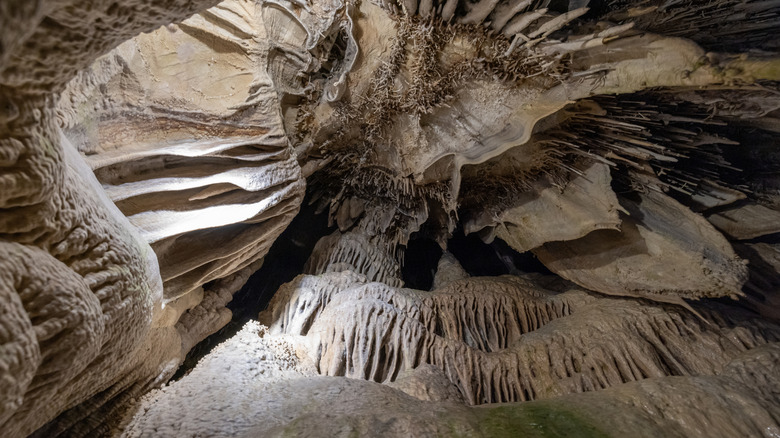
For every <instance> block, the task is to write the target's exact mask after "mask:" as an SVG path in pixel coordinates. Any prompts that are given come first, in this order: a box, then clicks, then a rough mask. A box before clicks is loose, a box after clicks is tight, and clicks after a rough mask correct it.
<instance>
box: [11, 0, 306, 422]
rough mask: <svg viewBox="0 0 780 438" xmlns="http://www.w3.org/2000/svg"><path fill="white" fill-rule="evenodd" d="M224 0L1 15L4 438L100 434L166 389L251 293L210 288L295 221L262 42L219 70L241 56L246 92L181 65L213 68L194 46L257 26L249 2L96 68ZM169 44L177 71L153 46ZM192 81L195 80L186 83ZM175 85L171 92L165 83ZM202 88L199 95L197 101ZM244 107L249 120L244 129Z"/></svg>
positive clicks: (294, 197)
mask: <svg viewBox="0 0 780 438" xmlns="http://www.w3.org/2000/svg"><path fill="white" fill-rule="evenodd" d="M214 3H215V2H213V1H211V2H209V1H198V2H176V1H168V2H154V4H152V3H148V2H143V1H138V2H130V3H123V4H119V3H113V2H97V3H96V2H81V3H79V2H5V3H4V4H3V6H2V8H0V9H1V10H2V12H3V13H2V18H1V19H2V21H0V28H1V29H2V32H0V33H2V38H3V39H2V44H0V60H2V63H0V108H2V114H1V116H0V156H1V157H2V159H0V166H2V169H3V170H2V175H0V193H1V194H0V209H2V214H1V215H0V218H1V219H0V247H2V251H1V252H0V254H1V255H2V257H0V265H2V269H0V270H1V271H2V272H3V274H2V275H3V278H2V281H1V282H0V289H2V291H3V298H2V301H1V302H0V304H2V306H1V308H2V315H3V317H2V321H3V323H2V324H3V327H4V329H3V335H2V339H0V349H1V350H2V355H0V363H2V364H3V365H2V366H1V367H0V369H2V370H3V371H2V391H0V392H1V393H2V394H3V395H2V401H1V402H0V429H2V430H3V434H4V436H10V437H16V436H26V435H28V434H29V433H31V432H33V431H35V430H36V429H37V428H39V427H41V426H43V425H44V424H45V423H46V422H47V421H49V420H51V419H53V418H54V417H55V416H57V415H58V414H60V413H61V412H63V411H64V410H66V409H69V408H71V409H70V410H69V411H67V412H66V413H65V414H63V415H62V416H61V417H60V418H59V419H58V420H57V421H56V422H53V423H51V424H49V425H48V426H47V427H46V428H45V429H42V430H41V431H39V434H41V435H42V436H53V435H56V434H58V433H60V432H63V431H66V430H69V433H71V434H74V435H91V434H94V433H106V432H107V431H108V428H107V425H108V424H110V423H111V421H103V420H97V421H96V420H92V421H88V422H84V423H79V424H76V423H77V422H78V421H80V420H82V419H83V418H85V417H87V416H89V415H96V416H99V417H110V415H111V414H112V413H113V412H114V411H113V410H114V408H116V407H121V406H122V405H124V404H127V402H128V401H129V400H131V399H132V398H133V397H134V396H136V395H138V394H140V393H143V392H144V391H146V390H148V388H150V387H153V386H155V385H159V384H160V383H162V382H164V381H165V380H167V379H168V378H170V376H171V375H172V374H173V372H174V371H175V369H176V367H177V365H178V363H179V362H180V361H181V360H182V359H183V355H184V354H186V351H187V350H188V349H189V348H190V347H191V346H192V345H194V344H195V343H196V342H198V341H199V340H200V339H202V338H203V337H205V336H206V335H208V334H209V333H211V332H213V331H214V330H216V329H218V328H219V327H220V326H221V325H224V324H225V323H226V322H227V320H229V311H228V314H227V315H225V314H224V312H225V311H226V309H224V305H225V303H226V301H229V297H230V293H232V292H233V291H235V290H237V288H238V287H240V283H239V284H238V285H236V284H233V285H232V286H231V287H232V290H225V285H214V286H213V287H211V292H208V293H207V295H206V298H205V299H204V298H203V296H204V294H203V290H202V288H201V286H202V285H203V284H205V283H207V282H209V281H211V280H214V279H219V278H229V279H232V281H233V282H235V279H236V276H237V278H243V279H244V280H245V279H246V278H247V276H248V273H251V271H250V272H248V273H247V272H244V271H242V270H244V269H245V268H248V269H251V270H254V269H256V267H257V262H258V260H259V259H261V258H262V256H263V255H264V253H265V252H267V250H268V248H269V247H270V244H271V243H272V241H273V239H274V238H275V237H276V236H277V235H278V234H279V233H280V232H281V231H282V229H283V228H284V227H285V226H286V224H287V223H288V222H289V220H291V218H292V216H293V215H294V214H295V212H296V211H297V208H298V205H299V203H300V199H301V197H302V191H303V184H302V182H301V180H300V177H299V176H300V170H299V168H298V164H297V163H296V162H295V160H294V157H293V156H292V154H291V149H289V146H288V143H287V140H286V137H285V136H284V132H283V131H282V129H281V119H280V114H279V111H278V109H277V108H278V104H277V100H276V93H275V91H274V88H273V84H272V83H271V82H270V79H268V76H267V75H265V74H264V69H263V68H262V66H263V65H264V64H263V61H258V59H259V58H262V54H263V51H262V50H259V49H257V46H256V45H253V46H252V47H249V46H248V45H246V44H244V45H243V46H241V42H242V41H243V40H246V39H249V40H251V41H255V40H256V39H258V38H259V37H258V35H257V32H258V31H257V30H256V29H253V28H251V27H248V28H249V29H250V30H252V32H251V33H249V34H245V33H242V32H243V31H242V30H241V28H239V29H236V30H235V32H236V33H237V34H238V36H236V35H233V34H229V35H228V36H223V40H224V41H223V42H222V43H221V44H233V45H235V46H238V47H233V48H232V52H230V53H228V54H226V55H225V59H223V60H222V61H223V62H222V63H224V62H226V61H227V59H228V58H230V57H231V56H232V57H233V59H234V60H236V59H239V58H241V57H242V56H243V58H244V59H245V61H244V62H243V64H238V63H236V64H235V65H233V67H232V68H234V69H235V71H234V74H235V75H236V76H239V77H240V78H241V79H240V80H238V81H236V82H235V83H233V84H230V83H225V82H220V80H221V77H222V75H224V74H225V73H226V72H225V71H219V72H213V74H212V76H210V77H208V76H207V77H203V76H199V75H198V72H197V71H194V70H193V69H192V68H191V67H187V65H188V64H189V65H197V66H199V67H198V68H200V69H205V68H207V67H206V66H205V63H204V62H202V61H203V60H204V59H205V58H204V57H206V56H211V57H213V55H214V53H215V52H214V50H213V47H212V46H208V45H203V44H205V43H201V44H202V46H197V44H198V37H200V38H201V39H203V34H202V33H203V32H207V35H206V42H207V43H208V42H210V43H214V44H217V43H219V41H221V40H219V39H218V38H216V37H215V36H213V35H214V34H215V32H216V30H217V29H222V28H224V27H225V26H227V28H228V29H231V30H233V28H232V27H231V23H233V22H239V21H240V20H244V21H245V22H247V23H252V22H253V21H252V17H251V16H250V15H248V14H244V13H243V12H244V10H243V9H241V10H236V8H237V7H238V8H240V7H243V6H253V5H250V4H249V3H247V2H243V3H242V2H237V3H236V4H235V5H232V9H231V6H228V7H222V8H218V9H216V10H214V11H215V12H214V14H212V15H214V16H219V14H220V13H221V14H223V16H222V18H223V19H225V17H224V15H225V14H228V13H231V12H232V13H233V16H231V17H229V18H230V19H229V20H227V21H225V22H221V23H218V24H219V25H211V24H209V25H208V26H206V30H205V31H204V30H203V29H201V30H200V31H198V30H197V26H198V24H200V25H201V27H203V23H204V22H205V18H203V16H199V17H196V18H193V19H191V20H190V21H188V23H190V24H189V26H190V27H187V26H188V25H187V24H183V25H182V26H184V28H186V29H189V30H191V31H192V32H191V33H193V34H194V35H195V36H194V37H188V38H191V39H190V40H186V39H183V40H177V35H176V33H177V32H178V33H179V34H183V33H184V32H185V31H184V30H181V28H170V27H168V28H160V29H158V30H157V31H155V32H153V33H152V34H146V35H143V36H140V37H138V38H137V39H135V40H131V41H129V42H128V43H125V44H124V45H122V46H120V47H119V48H117V49H116V50H115V51H113V52H111V53H110V54H108V55H106V56H105V57H103V58H101V59H100V60H98V61H97V63H96V64H94V65H92V66H91V67H90V63H91V62H93V60H95V58H96V57H98V56H100V55H102V54H103V53H105V52H107V51H109V50H111V49H112V48H113V47H115V46H116V45H117V44H119V43H121V42H123V41H125V40H127V39H129V38H131V37H133V36H135V35H136V34H137V33H139V32H141V31H151V30H154V29H155V28H158V27H159V26H160V25H164V24H169V23H171V22H173V21H177V20H180V19H183V18H186V17H187V16H189V15H191V14H193V13H195V12H198V11H201V10H203V9H204V8H206V7H208V6H212V5H213V4H214ZM251 10H252V8H251V7H250V8H248V9H246V12H250V11H251ZM206 16H211V15H209V14H206ZM220 25H221V26H222V27H220ZM247 26H248V25H247ZM247 26H244V28H243V29H246V28H247ZM193 29H194V30H193ZM165 32H168V33H169V34H172V35H171V36H170V38H169V39H168V40H167V41H166V42H165V43H166V44H168V47H171V48H173V49H176V50H178V52H179V53H180V54H181V56H180V57H178V59H177V57H176V56H174V57H173V59H170V57H168V58H166V55H164V54H163V53H160V52H154V53H153V51H149V49H150V48H151V47H152V46H155V47H157V48H159V46H157V40H158V38H159V37H160V36H161V35H162V34H163V33H165ZM198 32H201V33H198ZM260 32H261V31H260ZM208 35H212V36H208ZM230 35H232V38H233V39H232V40H230V38H229V37H230ZM253 38H255V40H253ZM145 50H146V51H145ZM155 50H156V49H155ZM247 52H251V53H247ZM258 62H259V64H258ZM176 68H178V69H179V70H178V71H171V69H176ZM161 72H163V73H161ZM248 72H252V73H256V74H248V77H247V73H248ZM77 73H78V75H77ZM182 73H189V74H192V76H191V77H190V79H189V80H187V79H184V80H182V79H183V78H182V77H181V74H182ZM74 77H75V79H74ZM166 80H167V81H168V83H169V84H170V85H172V87H171V88H170V89H169V88H166V87H157V85H159V83H160V82H161V81H166ZM69 81H71V82H70V84H69V85H67V87H66V84H67V83H68V82H69ZM215 83H216V84H215ZM174 85H175V87H174ZM176 87H178V88H176ZM219 87H223V88H222V89H219V90H216V89H215V88H219ZM198 88H200V89H201V91H202V92H203V93H202V100H201V101H199V102H196V103H185V102H186V101H187V100H189V101H190V102H192V99H188V98H187V95H191V93H192V91H193V90H196V89H198ZM231 90H236V91H231ZM63 91H64V93H63V94H62V96H61V97H60V92H63ZM218 91H219V92H222V93H225V94H228V93H233V94H235V95H238V97H237V98H236V99H238V100H235V101H234V102H230V101H229V100H227V99H224V97H223V96H221V95H219V94H218ZM58 99H59V102H60V103H59V105H58V106H57V107H56V108H55V105H56V103H57V101H58ZM214 102H217V103H216V104H215V103H214ZM233 104H244V105H246V106H247V107H248V108H250V110H249V111H243V112H242V113H241V114H240V116H241V117H236V114H237V113H238V112H240V111H239V110H237V109H233V110H230V109H229V107H230V105H233ZM155 105H159V107H155ZM231 118H233V120H231ZM63 131H64V132H63ZM78 151H80V152H82V153H84V154H87V155H88V156H89V158H87V162H88V163H89V165H90V167H91V169H90V167H88V166H87V165H86V164H85V163H84V159H83V158H82V157H81V156H79V154H78ZM93 171H94V174H93ZM95 175H97V177H98V179H95ZM98 180H99V181H98ZM101 186H102V187H101ZM106 195H108V196H106ZM215 198H216V199H215ZM112 201H114V203H116V204H117V205H118V206H119V209H117V207H116V206H115V205H114V203H112ZM126 217H127V218H126ZM128 218H129V221H128ZM234 224H235V225H234ZM220 227H221V230H223V231H220ZM149 243H151V244H152V248H150V247H149ZM216 246H219V247H221V248H222V251H213V249H214V248H215V247H216ZM152 249H153V250H154V251H155V252H156V254H157V256H158V257H159V264H158V257H155V253H154V252H152ZM250 265H252V268H254V269H252V268H250ZM158 266H159V267H158ZM242 272H243V273H242ZM161 274H162V281H161ZM232 274H235V275H234V276H233V277H231V275H232ZM242 276H243V277H242ZM226 293H227V294H228V295H227V297H225V296H224V294H226ZM217 297H220V298H219V299H217ZM177 298H178V299H179V300H178V301H177ZM201 299H203V301H202V302H201ZM188 309H192V311H190V312H189V313H188V314H187V317H186V318H184V319H183V320H182V321H181V322H182V324H179V325H178V326H177V325H176V324H177V322H179V316H180V315H181V314H182V313H183V312H185V311H187V310H188ZM226 316H227V319H226V318H225V317H226ZM183 338H184V339H183ZM191 338H194V339H191ZM74 424H75V426H74ZM95 428H97V429H95Z"/></svg>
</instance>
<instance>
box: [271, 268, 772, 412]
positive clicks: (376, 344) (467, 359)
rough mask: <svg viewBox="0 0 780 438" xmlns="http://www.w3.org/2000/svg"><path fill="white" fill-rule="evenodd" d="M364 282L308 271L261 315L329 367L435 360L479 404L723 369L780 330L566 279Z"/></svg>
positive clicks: (368, 372)
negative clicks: (556, 282)
mask: <svg viewBox="0 0 780 438" xmlns="http://www.w3.org/2000/svg"><path fill="white" fill-rule="evenodd" d="M354 281H355V280H354V276H353V275H352V274H349V273H341V274H325V275H323V276H321V277H299V278H298V279H297V280H296V282H294V283H291V284H290V285H289V286H288V287H290V286H292V287H294V288H295V289H298V287H297V286H296V285H297V284H303V285H306V286H305V288H301V289H300V290H301V291H300V292H297V291H296V290H295V289H286V288H283V289H282V290H281V291H280V292H281V294H280V295H278V296H279V298H278V301H275V302H272V303H271V307H270V308H269V310H267V311H265V312H264V313H262V314H261V316H260V318H261V321H264V323H267V324H272V325H271V327H272V328H271V331H270V332H271V334H289V335H304V336H307V338H309V339H310V342H318V344H317V346H316V347H314V350H312V351H315V352H316V356H315V357H316V361H317V364H318V369H319V372H320V373H321V374H324V375H331V376H346V377H350V378H358V379H364V380H373V381H376V382H384V383H388V382H392V381H394V380H395V379H396V378H397V376H399V375H400V374H399V373H401V372H403V371H404V370H411V369H414V368H416V367H418V366H420V365H421V364H426V363H427V364H432V365H435V366H437V367H438V368H439V369H440V370H441V371H443V372H444V373H445V375H446V376H447V378H448V379H449V380H450V381H451V382H452V383H454V384H455V385H457V386H458V388H459V390H460V392H461V393H462V394H463V396H464V398H465V399H466V401H467V402H468V403H470V404H483V403H497V402H498V403H501V402H514V401H527V400H539V399H548V398H553V397H556V396H561V395H564V394H569V393H575V392H587V391H594V390H600V389H603V388H608V387H613V386H616V385H620V384H623V383H626V382H632V381H637V380H642V379H646V378H648V377H661V376H669V375H700V374H714V373H717V372H719V370H720V369H721V367H722V366H723V365H724V364H725V363H727V362H728V361H729V360H731V359H732V358H734V357H736V355H737V354H740V352H743V351H745V350H747V349H751V348H755V347H757V346H759V345H762V344H765V343H767V342H773V341H775V340H776V339H778V337H779V336H780V331H778V328H777V327H776V326H775V325H773V324H771V323H765V322H760V321H753V320H752V319H751V317H749V316H748V315H746V314H742V315H740V316H737V315H731V314H729V313H728V312H731V311H725V310H724V309H723V308H717V307H703V306H697V310H698V311H699V312H701V313H702V317H703V318H705V321H706V322H705V321H701V320H700V319H699V318H698V317H697V316H695V315H693V314H691V313H688V312H687V311H683V310H677V309H675V308H673V307H663V306H661V305H654V304H648V303H641V302H638V301H634V300H630V299H614V298H604V297H597V296H596V295H591V294H587V293H585V292H582V291H579V290H576V289H571V288H566V287H565V286H564V289H562V291H561V292H554V291H552V290H550V289H545V288H543V287H541V286H539V285H538V284H537V283H535V280H531V279H523V278H519V277H509V276H505V277H499V278H473V279H468V280H461V281H458V282H454V283H450V284H449V285H448V286H446V287H443V288H440V289H436V290H434V291H432V292H423V291H415V290H411V289H397V288H392V287H390V286H387V285H384V284H381V283H366V284H362V285H361V284H357V285H355V284H354V283H353V282H354ZM316 284H320V285H321V286H314V285H316ZM318 291H322V292H319V293H318ZM275 299H276V298H275ZM293 303H294V304H293ZM281 306H284V307H281ZM752 324H757V325H756V326H755V327H754V328H753V329H748V328H747V327H748V326H751V327H753V326H752ZM733 336H737V337H738V338H739V339H740V340H739V342H733V341H732V339H734V338H732V337H733Z"/></svg>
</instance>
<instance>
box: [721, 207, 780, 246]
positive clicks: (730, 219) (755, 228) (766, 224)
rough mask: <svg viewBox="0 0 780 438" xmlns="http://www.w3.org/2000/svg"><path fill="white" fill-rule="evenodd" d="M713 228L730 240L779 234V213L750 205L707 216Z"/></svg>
mask: <svg viewBox="0 0 780 438" xmlns="http://www.w3.org/2000/svg"><path fill="white" fill-rule="evenodd" d="M707 220H708V221H710V223H711V224H712V225H715V228H717V229H719V230H720V231H722V232H723V233H724V234H726V235H727V236H729V237H731V238H732V239H737V240H750V239H755V238H756V237H761V236H765V235H767V234H774V233H780V211H777V210H773V209H771V208H767V207H765V206H763V205H759V204H755V203H750V204H746V205H743V206H739V207H734V208H729V209H727V210H724V211H721V212H718V213H715V214H712V215H709V216H707Z"/></svg>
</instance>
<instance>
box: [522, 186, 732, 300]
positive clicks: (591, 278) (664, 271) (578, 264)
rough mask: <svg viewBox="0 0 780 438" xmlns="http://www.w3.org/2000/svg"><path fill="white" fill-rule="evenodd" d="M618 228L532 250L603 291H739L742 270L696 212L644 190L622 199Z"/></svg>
mask: <svg viewBox="0 0 780 438" xmlns="http://www.w3.org/2000/svg"><path fill="white" fill-rule="evenodd" d="M624 207H625V208H626V210H627V211H628V212H629V214H630V216H628V217H625V218H623V223H622V226H621V230H620V231H619V232H618V231H611V230H607V231H597V232H593V233H590V234H588V235H587V236H585V237H583V238H581V239H578V240H575V241H571V242H552V243H547V244H545V245H544V246H542V247H540V248H537V249H536V250H534V254H536V255H537V256H538V257H539V260H541V262H542V263H544V265H545V266H547V267H548V268H549V269H550V270H551V271H553V272H555V273H556V274H558V275H560V276H561V277H563V278H565V279H567V280H571V281H573V282H575V283H577V284H579V285H581V286H583V287H586V288H588V289H591V290H595V291H598V292H601V293H605V294H609V295H624V296H645V297H651V298H652V299H661V300H663V299H664V297H666V298H667V299H668V298H673V297H686V298H702V297H722V296H732V297H733V296H737V295H740V293H741V292H740V290H741V287H742V285H743V284H744V282H745V281H746V280H747V268H746V267H745V265H744V263H743V262H742V261H741V260H740V259H739V258H738V257H737V256H736V254H734V250H733V249H732V248H731V245H730V244H729V243H728V242H727V241H726V239H725V238H724V237H723V236H722V235H721V234H720V233H718V232H717V231H716V230H715V229H714V228H712V226H711V225H710V224H709V223H708V222H707V221H706V220H705V219H704V218H703V217H701V216H699V215H697V214H695V213H693V212H691V211H690V210H688V209H687V208H686V207H684V206H683V205H681V204H680V203H678V202H677V201H675V200H673V199H671V198H670V197H667V196H665V195H661V194H656V193H653V192H650V193H648V194H645V195H641V196H640V201H639V202H635V201H625V202H624Z"/></svg>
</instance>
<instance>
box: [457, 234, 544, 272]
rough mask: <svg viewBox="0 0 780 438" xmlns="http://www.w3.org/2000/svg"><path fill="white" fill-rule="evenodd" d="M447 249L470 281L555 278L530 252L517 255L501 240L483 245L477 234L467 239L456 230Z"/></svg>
mask: <svg viewBox="0 0 780 438" xmlns="http://www.w3.org/2000/svg"><path fill="white" fill-rule="evenodd" d="M447 246H448V249H449V251H450V252H451V253H452V255H454V256H455V258H456V259H458V262H460V264H461V266H463V269H465V270H466V272H468V273H469V275H471V276H473V277H487V276H498V275H507V274H518V273H540V274H548V275H555V274H553V273H552V272H550V270H549V269H547V268H546V267H545V266H544V265H543V264H542V262H540V261H539V259H537V258H536V256H535V255H533V254H532V253H531V252H530V251H529V252H525V253H519V252H517V251H515V250H514V249H512V248H511V247H509V245H507V244H506V242H504V241H503V240H501V239H495V240H493V242H491V243H485V242H483V241H482V239H481V238H480V237H479V236H478V235H477V234H476V233H475V234H470V235H468V236H466V235H464V234H463V230H462V229H460V228H459V229H457V230H456V231H455V233H453V235H452V237H451V238H450V240H449V242H448V244H447Z"/></svg>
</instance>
